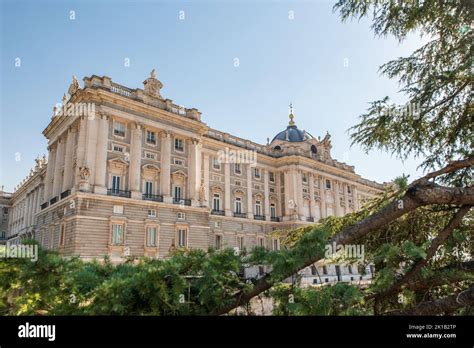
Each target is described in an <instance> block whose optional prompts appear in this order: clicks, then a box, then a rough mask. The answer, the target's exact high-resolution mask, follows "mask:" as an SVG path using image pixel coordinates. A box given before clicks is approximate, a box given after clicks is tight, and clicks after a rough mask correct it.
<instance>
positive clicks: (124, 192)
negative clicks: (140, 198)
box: [107, 189, 132, 198]
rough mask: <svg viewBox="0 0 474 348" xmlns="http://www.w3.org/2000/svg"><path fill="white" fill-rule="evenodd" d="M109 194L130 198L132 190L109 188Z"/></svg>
mask: <svg viewBox="0 0 474 348" xmlns="http://www.w3.org/2000/svg"><path fill="white" fill-rule="evenodd" d="M107 195H108V196H116V197H126V198H130V197H131V196H132V194H131V192H130V191H127V190H116V189H107Z"/></svg>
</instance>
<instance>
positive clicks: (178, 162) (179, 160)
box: [173, 158, 184, 167]
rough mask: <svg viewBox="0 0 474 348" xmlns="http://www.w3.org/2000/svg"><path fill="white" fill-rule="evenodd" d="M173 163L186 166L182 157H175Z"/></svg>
mask: <svg viewBox="0 0 474 348" xmlns="http://www.w3.org/2000/svg"><path fill="white" fill-rule="evenodd" d="M173 164H174V165H175V166H181V167H183V166H184V161H183V160H181V159H177V158H173Z"/></svg>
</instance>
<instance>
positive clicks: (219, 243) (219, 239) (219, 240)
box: [216, 234, 222, 250]
mask: <svg viewBox="0 0 474 348" xmlns="http://www.w3.org/2000/svg"><path fill="white" fill-rule="evenodd" d="M221 248H222V236H221V235H220V234H216V250H221Z"/></svg>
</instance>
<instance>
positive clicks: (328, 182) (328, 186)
mask: <svg viewBox="0 0 474 348" xmlns="http://www.w3.org/2000/svg"><path fill="white" fill-rule="evenodd" d="M326 188H327V189H331V180H326Z"/></svg>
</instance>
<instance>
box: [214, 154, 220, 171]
mask: <svg viewBox="0 0 474 348" xmlns="http://www.w3.org/2000/svg"><path fill="white" fill-rule="evenodd" d="M212 168H214V169H215V170H221V162H220V161H219V158H217V157H213V158H212Z"/></svg>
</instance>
